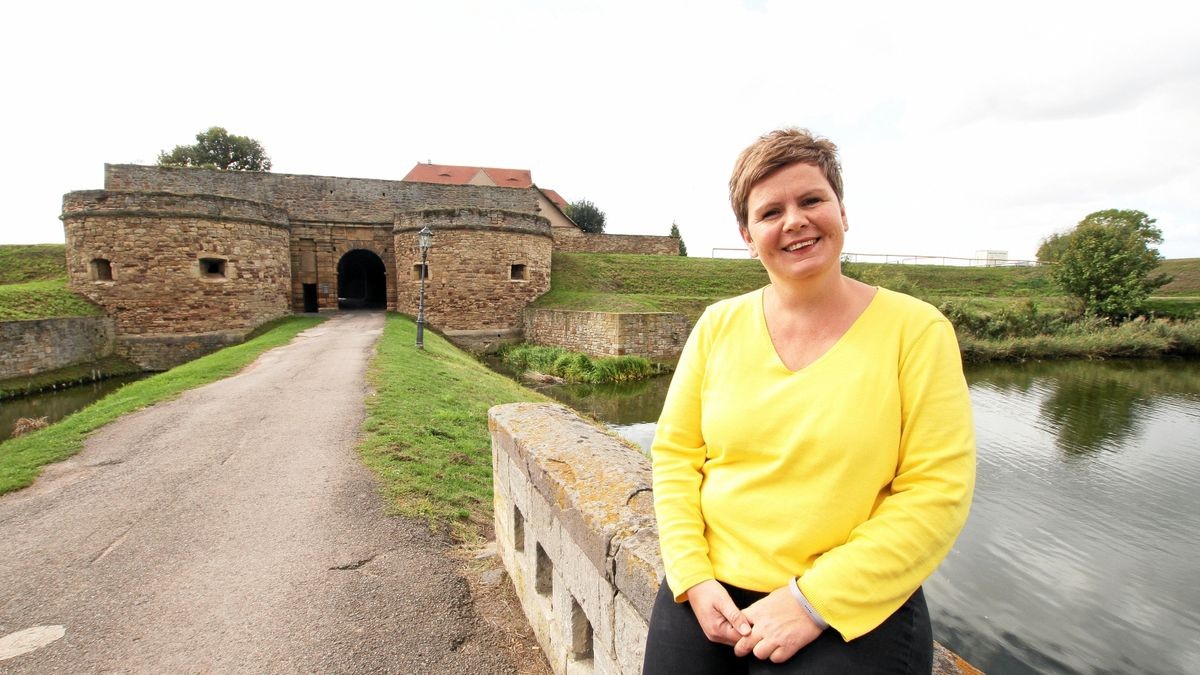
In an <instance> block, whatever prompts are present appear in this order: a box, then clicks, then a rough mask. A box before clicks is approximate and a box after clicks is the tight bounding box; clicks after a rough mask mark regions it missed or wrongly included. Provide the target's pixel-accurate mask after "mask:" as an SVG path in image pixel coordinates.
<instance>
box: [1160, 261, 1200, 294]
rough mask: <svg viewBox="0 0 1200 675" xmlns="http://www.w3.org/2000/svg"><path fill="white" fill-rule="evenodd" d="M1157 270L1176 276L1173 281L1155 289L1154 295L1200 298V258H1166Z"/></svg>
mask: <svg viewBox="0 0 1200 675" xmlns="http://www.w3.org/2000/svg"><path fill="white" fill-rule="evenodd" d="M1157 271H1158V272H1161V273H1163V274H1169V275H1171V276H1172V277H1174V278H1173V279H1172V280H1171V283H1169V284H1167V285H1166V286H1163V287H1162V288H1160V289H1158V290H1157V291H1155V292H1154V295H1156V296H1180V295H1183V296H1191V297H1197V298H1200V258H1176V259H1174V260H1164V261H1163V264H1162V265H1160V266H1159V268H1158V270H1157Z"/></svg>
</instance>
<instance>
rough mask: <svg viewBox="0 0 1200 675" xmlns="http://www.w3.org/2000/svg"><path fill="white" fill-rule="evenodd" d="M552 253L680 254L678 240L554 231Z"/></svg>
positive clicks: (567, 230) (566, 229)
mask: <svg viewBox="0 0 1200 675" xmlns="http://www.w3.org/2000/svg"><path fill="white" fill-rule="evenodd" d="M554 235H555V236H554V250H555V251H559V252H562V253H634V254H641V255H679V240H678V239H675V238H674V237H661V236H655V235H648V234H591V233H588V232H583V231H580V230H576V229H568V228H555V230H554Z"/></svg>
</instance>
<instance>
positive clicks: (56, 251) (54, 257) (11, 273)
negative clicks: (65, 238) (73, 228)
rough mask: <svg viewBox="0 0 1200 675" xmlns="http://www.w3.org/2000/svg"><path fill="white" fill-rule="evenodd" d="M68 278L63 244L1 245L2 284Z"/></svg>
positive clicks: (0, 270) (0, 273) (0, 278)
mask: <svg viewBox="0 0 1200 675" xmlns="http://www.w3.org/2000/svg"><path fill="white" fill-rule="evenodd" d="M66 278H67V253H66V246H65V245H63V244H4V245H0V284H22V283H25V282H27V281H45V280H48V279H66Z"/></svg>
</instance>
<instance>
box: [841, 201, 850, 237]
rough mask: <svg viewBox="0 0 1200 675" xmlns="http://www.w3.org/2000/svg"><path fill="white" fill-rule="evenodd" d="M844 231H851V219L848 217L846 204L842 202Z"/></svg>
mask: <svg viewBox="0 0 1200 675" xmlns="http://www.w3.org/2000/svg"><path fill="white" fill-rule="evenodd" d="M841 208H842V232H849V231H850V219H849V218H847V217H846V205H845V204H842V205H841Z"/></svg>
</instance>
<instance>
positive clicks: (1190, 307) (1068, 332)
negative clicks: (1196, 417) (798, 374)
mask: <svg viewBox="0 0 1200 675" xmlns="http://www.w3.org/2000/svg"><path fill="white" fill-rule="evenodd" d="M849 269H850V271H851V273H852V274H854V275H856V276H859V277H861V278H862V279H863V280H864V281H867V282H868V283H873V284H878V285H882V286H886V287H888V288H892V289H894V290H898V291H902V292H905V293H909V294H912V295H915V296H917V297H919V298H922V299H924V300H926V301H928V302H930V303H932V304H934V305H935V306H938V307H939V308H941V309H942V311H943V312H944V313H946V315H947V316H948V317H950V319H951V320H952V321H954V323H955V326H956V328H957V329H958V331H959V338H960V342H961V343H962V347H963V355H964V358H965V359H967V360H968V361H988V360H1006V359H1010V360H1011V359H1038V358H1112V357H1148V356H1161V355H1168V354H1185V355H1195V354H1197V353H1200V322H1197V321H1195V320H1194V317H1196V316H1197V313H1198V312H1200V259H1194V258H1192V259H1183V260H1168V261H1165V262H1164V263H1163V265H1162V267H1161V268H1160V271H1162V272H1165V273H1167V274H1170V275H1172V276H1174V277H1175V279H1174V281H1173V282H1172V283H1171V284H1168V285H1167V286H1164V287H1163V288H1161V289H1159V291H1158V295H1157V296H1156V297H1154V298H1152V299H1151V301H1150V302H1149V306H1148V309H1149V310H1150V311H1151V312H1152V313H1153V314H1154V315H1155V316H1157V317H1168V318H1177V319H1193V320H1191V321H1186V322H1180V321H1164V320H1150V321H1139V322H1131V323H1127V324H1125V325H1123V326H1119V327H1111V326H1105V325H1102V324H1098V323H1095V322H1087V321H1082V317H1081V316H1080V314H1079V312H1078V310H1076V309H1075V307H1074V303H1073V301H1072V300H1071V299H1070V298H1067V297H1065V296H1063V295H1062V294H1061V291H1059V290H1058V288H1057V287H1056V286H1055V284H1054V282H1053V281H1052V280H1051V279H1050V277H1049V274H1048V272H1047V270H1046V269H1045V268H1041V267H949V266H939V265H895V264H886V265H885V264H870V263H855V264H853V265H851V266H850V267H849ZM766 283H767V276H766V273H765V272H764V271H763V269H762V265H760V264H759V263H758V262H757V261H753V260H715V259H706V258H682V257H657V256H629V255H599V254H556V255H555V256H554V263H553V276H552V280H551V289H550V292H549V293H547V294H545V295H543V296H542V297H541V298H539V299H538V300H537V301H536V302H535V303H534V305H535V306H537V307H554V308H559V309H577V310H592V311H643V312H646V311H665V312H680V313H682V314H685V315H687V316H688V317H689V318H691V319H692V320H694V319H695V318H697V317H698V316H699V315H700V312H701V311H703V309H704V307H705V306H707V305H708V304H710V303H712V302H715V301H717V300H720V299H722V298H727V297H731V296H734V295H737V294H740V293H744V292H747V291H750V290H753V289H755V288H758V287H760V286H763V285H765V284H766Z"/></svg>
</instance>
